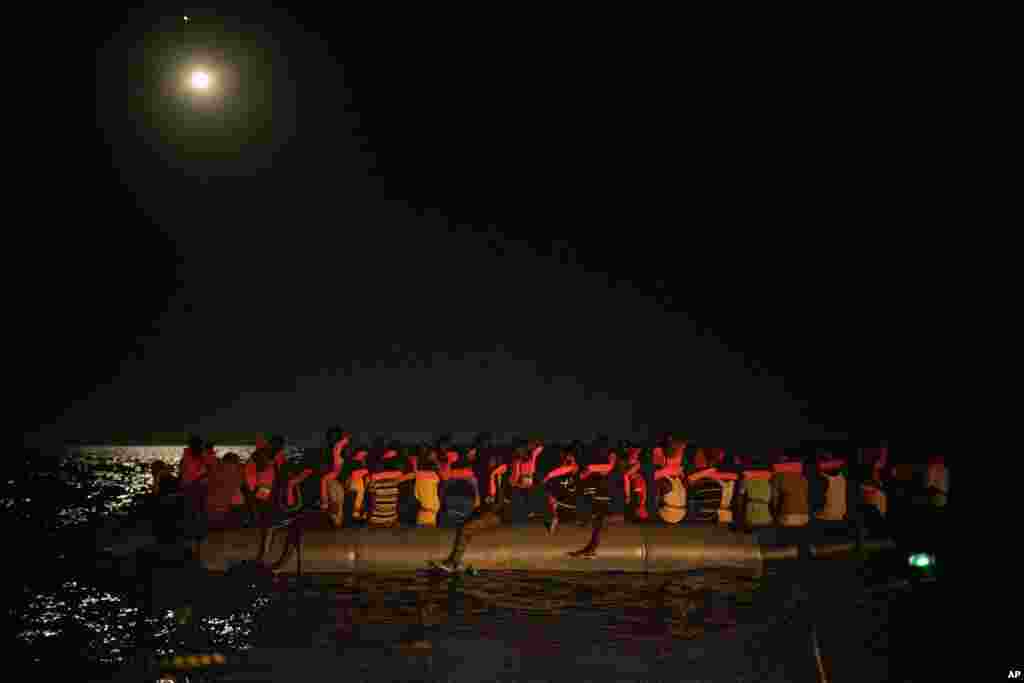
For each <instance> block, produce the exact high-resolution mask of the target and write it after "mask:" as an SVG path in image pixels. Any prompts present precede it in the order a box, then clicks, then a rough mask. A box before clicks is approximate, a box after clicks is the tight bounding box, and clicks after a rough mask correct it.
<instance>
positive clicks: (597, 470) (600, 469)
mask: <svg viewBox="0 0 1024 683" xmlns="http://www.w3.org/2000/svg"><path fill="white" fill-rule="evenodd" d="M612 467H613V464H612V463H605V464H603V465H587V468H586V469H585V470H583V472H582V474H580V479H586V478H588V477H589V476H590V475H591V474H599V475H601V476H603V477H607V476H608V473H609V472H611V471H612Z"/></svg>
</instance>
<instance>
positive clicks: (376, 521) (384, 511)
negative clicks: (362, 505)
mask: <svg viewBox="0 0 1024 683" xmlns="http://www.w3.org/2000/svg"><path fill="white" fill-rule="evenodd" d="M392 474H393V473H392V472H391V471H385V472H380V473H378V474H375V475H373V476H372V477H371V478H370V492H371V496H372V499H371V500H372V501H373V509H372V510H371V512H370V524H371V525H372V526H391V525H393V524H395V523H396V522H397V521H398V484H399V483H400V482H401V478H400V477H398V476H388V475H392ZM398 474H400V473H398Z"/></svg>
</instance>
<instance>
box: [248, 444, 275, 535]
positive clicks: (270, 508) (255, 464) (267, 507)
mask: <svg viewBox="0 0 1024 683" xmlns="http://www.w3.org/2000/svg"><path fill="white" fill-rule="evenodd" d="M244 471H245V489H244V490H245V494H246V496H245V497H246V506H247V507H248V510H249V518H250V520H251V521H253V522H254V523H255V524H256V525H257V526H261V527H265V526H266V525H267V524H268V523H270V522H271V521H272V519H273V517H274V514H275V506H274V499H273V496H274V491H275V488H274V487H275V475H276V469H275V467H274V464H273V462H272V461H271V459H270V455H269V451H267V450H261V451H256V452H255V453H253V454H252V456H251V457H250V458H249V462H248V463H246V465H245V468H244Z"/></svg>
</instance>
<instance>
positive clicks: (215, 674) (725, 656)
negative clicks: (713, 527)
mask: <svg viewBox="0 0 1024 683" xmlns="http://www.w3.org/2000/svg"><path fill="white" fill-rule="evenodd" d="M9 471H10V472H11V474H10V476H9V477H8V478H7V479H6V480H5V482H4V490H3V492H2V497H0V500H2V501H3V505H4V506H5V509H6V511H7V512H8V515H9V518H13V519H15V520H16V521H15V528H16V539H15V541H16V543H15V545H14V546H13V548H12V549H13V550H14V552H13V553H11V555H12V557H11V558H10V560H9V562H8V564H9V565H11V569H12V570H13V572H14V574H15V577H16V584H15V585H20V587H21V592H20V594H19V595H17V596H16V598H15V600H14V607H13V609H12V610H11V611H10V616H11V618H12V620H13V622H14V633H15V638H16V640H17V643H16V644H15V649H14V650H13V651H14V652H17V653H18V657H19V658H23V659H24V663H25V665H27V666H28V667H29V669H30V670H37V671H39V672H40V675H46V674H47V672H49V673H54V674H55V675H56V673H57V672H62V675H63V673H67V672H73V673H74V674H75V676H76V680H115V679H116V680H158V679H159V678H160V676H161V671H163V672H164V674H165V675H164V677H165V678H168V676H167V675H166V674H169V673H171V672H172V671H174V672H176V675H177V680H185V678H186V677H188V678H189V680H223V681H257V680H261V681H263V680H266V681H270V680H282V681H284V680H288V681H295V680H308V679H310V678H312V677H314V676H318V677H319V676H323V675H324V674H325V673H331V672H332V671H333V672H336V675H338V676H339V677H344V678H345V680H474V681H482V680H565V679H566V678H568V679H569V680H581V681H582V680H672V681H814V680H817V679H818V665H817V660H816V659H815V656H814V647H813V642H814V636H816V637H817V640H818V645H819V649H821V650H822V652H823V653H824V657H823V666H825V667H826V668H838V669H840V670H844V671H847V672H848V673H850V672H852V671H854V670H856V671H858V672H860V673H859V675H858V676H857V680H859V681H871V680H885V679H886V677H887V673H886V672H887V668H888V648H889V645H888V632H889V629H888V619H889V605H890V598H891V597H892V595H893V593H892V591H874V592H872V591H868V590H866V588H865V585H864V580H863V577H862V576H861V575H860V574H859V573H858V572H857V571H856V567H855V566H854V564H853V563H851V562H848V561H821V562H818V563H816V564H815V565H814V568H813V572H810V571H808V570H807V569H806V568H798V567H793V568H792V569H790V568H784V569H783V570H778V571H776V570H773V571H771V572H769V573H768V574H767V575H766V576H765V577H762V578H761V579H757V580H755V579H751V578H745V577H742V576H738V575H734V574H730V573H729V572H725V571H722V572H712V571H708V572H700V573H689V574H680V575H664V574H659V575H653V574H652V575H637V574H594V573H579V574H566V573H557V574H556V573H552V574H540V573H535V572H530V573H526V572H513V571H483V572H480V573H478V574H476V575H462V576H456V577H437V576H431V575H426V574H389V575H376V576H366V575H335V576H307V577H303V579H301V580H299V579H297V578H295V577H277V578H271V577H264V576H252V577H249V578H247V579H245V580H242V579H239V578H237V577H225V576H212V575H206V574H205V573H203V574H198V573H195V572H189V571H187V570H185V569H182V570H181V571H180V572H175V571H170V572H168V573H167V574H166V575H165V576H162V577H161V580H160V581H157V582H156V584H155V585H158V586H159V588H158V593H159V600H157V603H158V604H157V607H156V608H155V609H154V610H153V612H152V613H149V614H146V613H144V612H143V611H142V608H141V607H140V605H142V604H143V602H142V601H141V599H140V595H142V592H143V591H142V589H141V586H144V585H145V580H144V578H143V577H141V576H139V575H136V574H135V573H134V572H133V571H132V570H131V568H130V567H128V568H126V566H125V565H124V564H123V563H122V564H121V565H114V566H110V565H106V566H101V564H100V563H98V562H97V560H96V545H97V542H96V539H97V536H98V535H99V536H100V537H102V536H103V534H104V529H105V528H107V529H109V528H112V527H113V526H114V525H115V524H123V521H124V520H125V519H131V517H132V515H133V513H135V512H137V511H138V510H139V509H140V507H139V506H140V504H141V496H142V494H143V493H144V492H145V490H146V488H147V487H148V486H149V475H148V462H146V461H144V460H132V459H130V458H127V459H126V458H121V459H119V460H118V461H116V462H114V461H110V462H98V461H96V460H94V459H93V460H90V461H89V462H88V463H84V462H83V461H81V460H80V459H77V458H75V457H71V456H60V457H53V458H39V457H38V456H36V457H34V458H32V459H30V460H28V461H27V466H16V467H13V468H11V469H10V470H9ZM182 596H184V597H182ZM186 602H191V603H193V606H192V607H191V608H187V607H186V605H185V603H186ZM720 610H722V611H725V612H727V613H729V614H731V615H732V616H733V617H734V618H735V620H736V622H737V623H736V625H735V626H734V627H731V628H730V627H725V628H723V627H719V626H715V625H713V624H710V623H708V617H709V615H710V614H711V613H712V612H715V613H717V612H718V611H720ZM140 619H141V621H140ZM812 634H813V635H812ZM214 655H217V656H218V660H217V661H213V660H206V662H205V663H204V660H202V659H201V657H203V656H207V657H213V656H214ZM190 656H192V657H200V659H194V660H192V661H191V665H190V661H189V659H188V657H190ZM219 656H223V663H217V662H218V661H219ZM175 657H179V658H184V659H179V660H178V661H177V662H176V661H175V659H174V658H175ZM147 667H148V668H147ZM854 667H855V668H854ZM331 675H334V674H333V673H332V674H331ZM831 680H837V681H838V680H845V678H843V677H842V676H840V677H835V678H832V679H831Z"/></svg>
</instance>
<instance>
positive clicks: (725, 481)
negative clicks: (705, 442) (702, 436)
mask: <svg viewBox="0 0 1024 683" xmlns="http://www.w3.org/2000/svg"><path fill="white" fill-rule="evenodd" d="M711 463H712V467H711V468H710V472H709V476H710V477H711V478H712V479H714V480H715V481H717V482H718V483H719V485H720V486H721V487H722V497H721V503H720V505H719V508H718V523H719V524H732V523H733V521H734V519H733V501H734V500H735V497H736V486H737V481H738V480H739V470H738V468H736V467H734V466H733V464H732V463H730V462H729V461H728V459H727V458H726V453H725V449H723V448H712V449H711Z"/></svg>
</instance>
